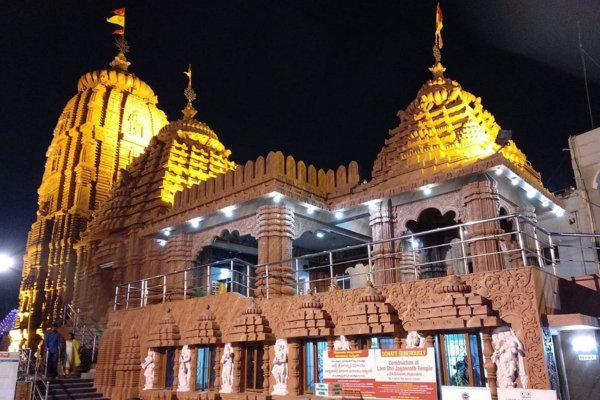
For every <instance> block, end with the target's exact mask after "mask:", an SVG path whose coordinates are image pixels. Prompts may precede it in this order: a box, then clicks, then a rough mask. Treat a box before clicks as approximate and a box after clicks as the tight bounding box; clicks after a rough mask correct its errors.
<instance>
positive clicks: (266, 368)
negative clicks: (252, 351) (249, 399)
mask: <svg viewBox="0 0 600 400" xmlns="http://www.w3.org/2000/svg"><path fill="white" fill-rule="evenodd" d="M270 348H271V346H269V345H268V344H265V345H264V346H263V366H262V369H263V393H264V394H265V395H266V396H268V395H269V393H270V391H271V382H270V381H269V378H270V376H271V373H270V371H271V363H270V362H269V360H270V359H271V355H270V354H269V349H270Z"/></svg>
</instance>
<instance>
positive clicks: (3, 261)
mask: <svg viewBox="0 0 600 400" xmlns="http://www.w3.org/2000/svg"><path fill="white" fill-rule="evenodd" d="M13 264H14V261H13V259H12V258H11V257H9V256H7V255H6V254H0V271H8V269H9V268H10V267H12V266H13Z"/></svg>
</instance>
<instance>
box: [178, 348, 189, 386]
mask: <svg viewBox="0 0 600 400" xmlns="http://www.w3.org/2000/svg"><path fill="white" fill-rule="evenodd" d="M191 359H192V351H191V350H190V347H189V346H188V345H187V344H186V345H185V346H183V348H182V349H181V354H180V355H179V375H177V378H178V380H179V386H178V387H177V391H178V392H188V391H189V390H190V375H191V371H190V361H191Z"/></svg>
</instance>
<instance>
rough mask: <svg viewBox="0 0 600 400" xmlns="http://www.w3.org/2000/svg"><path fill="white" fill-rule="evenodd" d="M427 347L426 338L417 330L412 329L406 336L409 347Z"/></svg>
mask: <svg viewBox="0 0 600 400" xmlns="http://www.w3.org/2000/svg"><path fill="white" fill-rule="evenodd" d="M423 347H425V338H424V337H423V336H421V335H419V332H417V331H410V332H408V335H407V336H406V348H407V349H420V348H423Z"/></svg>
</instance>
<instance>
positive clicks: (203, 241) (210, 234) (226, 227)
mask: <svg viewBox="0 0 600 400" xmlns="http://www.w3.org/2000/svg"><path fill="white" fill-rule="evenodd" d="M224 231H228V232H233V231H238V232H239V234H240V236H244V235H252V236H254V237H256V217H255V216H254V215H251V216H248V217H246V218H242V219H239V220H235V221H231V222H227V223H225V224H223V225H218V226H213V227H211V228H208V229H204V230H202V231H199V232H197V233H193V234H192V246H191V254H190V259H191V260H193V259H195V258H196V255H197V254H198V253H199V252H200V251H202V248H204V247H206V246H210V245H211V244H213V242H214V239H215V237H219V236H221V234H222V233H223V232H224Z"/></svg>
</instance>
